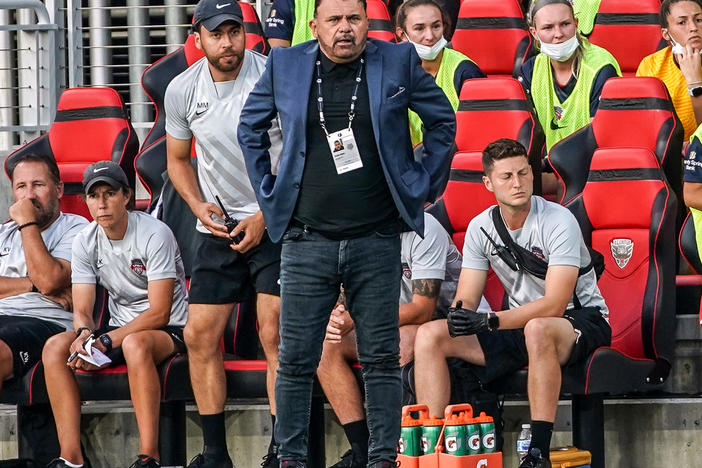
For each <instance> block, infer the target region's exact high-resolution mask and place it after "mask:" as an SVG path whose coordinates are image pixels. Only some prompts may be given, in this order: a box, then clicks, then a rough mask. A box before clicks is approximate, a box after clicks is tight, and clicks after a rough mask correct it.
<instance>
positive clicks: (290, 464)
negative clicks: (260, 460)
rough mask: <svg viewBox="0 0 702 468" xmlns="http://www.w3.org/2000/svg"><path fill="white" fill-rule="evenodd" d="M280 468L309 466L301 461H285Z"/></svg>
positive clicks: (304, 467)
mask: <svg viewBox="0 0 702 468" xmlns="http://www.w3.org/2000/svg"><path fill="white" fill-rule="evenodd" d="M280 468H307V465H306V464H305V462H303V461H300V460H284V461H282V462H280Z"/></svg>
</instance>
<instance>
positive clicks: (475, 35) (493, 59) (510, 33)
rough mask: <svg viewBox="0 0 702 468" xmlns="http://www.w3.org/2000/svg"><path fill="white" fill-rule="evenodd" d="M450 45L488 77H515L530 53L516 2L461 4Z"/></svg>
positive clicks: (473, 0)
mask: <svg viewBox="0 0 702 468" xmlns="http://www.w3.org/2000/svg"><path fill="white" fill-rule="evenodd" d="M451 42H452V44H453V48H454V49H456V50H458V51H460V52H463V53H464V54H466V55H467V56H468V57H470V58H471V59H472V60H474V61H475V62H476V63H477V64H478V66H480V69H481V70H482V71H483V72H485V73H486V74H487V75H488V76H492V75H505V76H513V77H515V78H516V77H517V76H518V75H519V70H520V68H521V66H522V63H523V62H524V60H526V59H527V58H528V54H529V53H530V51H531V35H530V34H529V30H528V29H527V25H526V21H525V19H524V14H523V13H522V7H521V5H520V4H519V1H518V0H501V1H495V0H470V1H464V2H462V3H461V8H460V10H459V12H458V21H457V23H456V30H455V31H454V33H453V38H452V39H451Z"/></svg>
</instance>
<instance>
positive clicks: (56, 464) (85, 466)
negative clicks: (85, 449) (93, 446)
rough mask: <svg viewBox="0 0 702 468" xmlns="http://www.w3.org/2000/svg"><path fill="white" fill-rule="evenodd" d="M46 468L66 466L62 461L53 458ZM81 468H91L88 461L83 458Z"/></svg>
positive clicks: (63, 467)
mask: <svg viewBox="0 0 702 468" xmlns="http://www.w3.org/2000/svg"><path fill="white" fill-rule="evenodd" d="M46 468H67V465H66V462H64V461H63V460H62V459H60V458H54V459H53V460H51V461H50V462H49V464H48V465H46ZM83 468H91V466H90V461H88V459H87V458H85V457H83Z"/></svg>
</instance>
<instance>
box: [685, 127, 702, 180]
mask: <svg viewBox="0 0 702 468" xmlns="http://www.w3.org/2000/svg"><path fill="white" fill-rule="evenodd" d="M683 180H684V181H685V182H693V183H697V184H699V183H702V143H701V142H700V140H699V138H696V137H695V138H693V139H692V142H691V143H690V144H689V145H687V150H686V151H685V173H684V175H683Z"/></svg>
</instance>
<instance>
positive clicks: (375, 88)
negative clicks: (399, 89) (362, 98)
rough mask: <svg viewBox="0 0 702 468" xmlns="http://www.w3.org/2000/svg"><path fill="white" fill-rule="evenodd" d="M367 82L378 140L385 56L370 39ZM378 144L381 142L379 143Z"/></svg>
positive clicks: (367, 49)
mask: <svg viewBox="0 0 702 468" xmlns="http://www.w3.org/2000/svg"><path fill="white" fill-rule="evenodd" d="M366 82H367V83H368V100H369V101H370V110H371V122H372V123H373V131H374V132H375V139H376V142H377V141H378V137H379V136H380V120H381V119H380V102H381V101H382V99H383V57H382V55H380V53H378V47H377V46H376V45H375V44H373V42H372V41H370V40H368V42H366ZM378 145H380V144H379V143H378ZM378 148H380V146H378Z"/></svg>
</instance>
